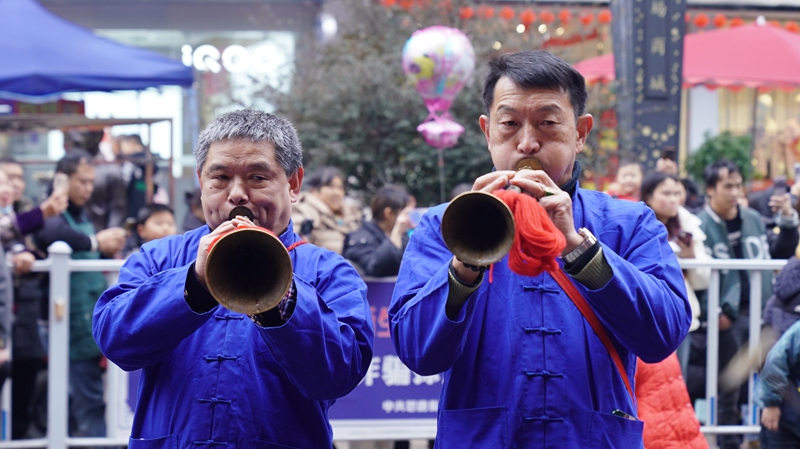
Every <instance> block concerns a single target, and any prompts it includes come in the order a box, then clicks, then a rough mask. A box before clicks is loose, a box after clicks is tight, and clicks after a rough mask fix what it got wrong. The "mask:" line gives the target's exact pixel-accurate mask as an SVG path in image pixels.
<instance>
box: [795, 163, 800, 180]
mask: <svg viewBox="0 0 800 449" xmlns="http://www.w3.org/2000/svg"><path fill="white" fill-rule="evenodd" d="M794 182H800V162H795V163H794Z"/></svg>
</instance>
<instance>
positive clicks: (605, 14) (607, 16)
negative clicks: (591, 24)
mask: <svg viewBox="0 0 800 449" xmlns="http://www.w3.org/2000/svg"><path fill="white" fill-rule="evenodd" d="M597 21H598V22H600V23H611V11H609V10H607V9H606V10H603V11H600V13H599V14H597Z"/></svg>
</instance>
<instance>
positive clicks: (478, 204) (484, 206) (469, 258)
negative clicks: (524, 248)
mask: <svg viewBox="0 0 800 449" xmlns="http://www.w3.org/2000/svg"><path fill="white" fill-rule="evenodd" d="M516 169H517V171H519V170H522V169H531V170H541V169H542V165H541V163H539V161H537V160H535V159H530V158H529V159H523V160H521V161H520V162H519V163H517V166H516ZM509 189H514V190H516V191H517V192H519V191H520V190H519V188H517V187H515V186H510V187H509ZM515 232H516V225H515V223H514V215H513V214H512V213H511V209H509V208H508V206H507V205H506V203H504V202H503V200H501V199H500V198H498V197H496V196H494V195H492V194H491V193H486V192H479V191H471V192H465V193H462V194H461V195H458V196H457V197H455V198H454V199H453V200H452V201H451V202H450V204H449V205H448V206H447V208H446V209H445V211H444V214H443V215H442V238H443V239H444V243H445V245H447V248H448V249H449V250H450V252H452V253H453V255H454V256H456V258H457V259H458V260H460V261H462V262H464V263H465V264H469V265H475V266H478V267H485V266H488V265H491V264H493V263H495V262H497V261H498V260H500V259H502V258H503V256H505V255H506V254H507V253H508V251H509V250H510V249H511V245H512V244H513V243H514V233H515Z"/></svg>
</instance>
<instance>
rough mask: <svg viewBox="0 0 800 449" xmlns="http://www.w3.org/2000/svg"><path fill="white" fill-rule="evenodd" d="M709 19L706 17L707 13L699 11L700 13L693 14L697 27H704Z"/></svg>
mask: <svg viewBox="0 0 800 449" xmlns="http://www.w3.org/2000/svg"><path fill="white" fill-rule="evenodd" d="M710 21H711V20H709V18H708V14H706V13H704V12H701V13H700V14H698V15H696V16H694V24H695V25H696V26H697V28H705V27H707V26H708V23H709V22H710Z"/></svg>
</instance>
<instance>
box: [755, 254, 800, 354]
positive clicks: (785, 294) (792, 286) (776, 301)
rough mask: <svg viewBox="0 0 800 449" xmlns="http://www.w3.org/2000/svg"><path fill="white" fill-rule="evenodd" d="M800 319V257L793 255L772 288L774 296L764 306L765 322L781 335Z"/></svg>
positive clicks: (777, 335) (777, 334)
mask: <svg viewBox="0 0 800 449" xmlns="http://www.w3.org/2000/svg"><path fill="white" fill-rule="evenodd" d="M797 320H800V259H798V258H797V257H792V258H791V259H789V261H788V262H787V263H786V266H785V267H783V269H782V270H781V272H780V273H779V274H778V276H776V277H775V284H774V285H773V288H772V296H771V297H770V298H769V301H767V304H766V306H765V307H764V324H766V325H768V326H770V327H771V328H772V329H773V330H774V331H775V338H776V339H777V338H778V337H780V336H781V334H783V333H784V332H786V329H788V328H789V327H790V326H791V325H792V324H794V322H795V321H797Z"/></svg>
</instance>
